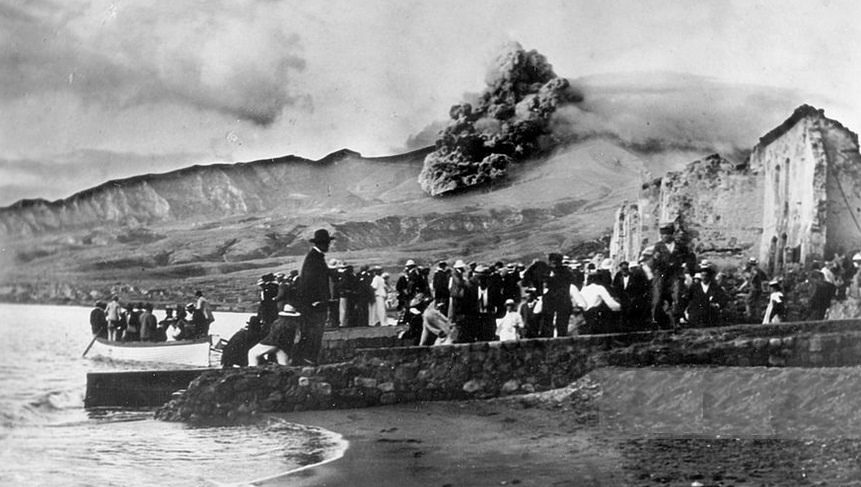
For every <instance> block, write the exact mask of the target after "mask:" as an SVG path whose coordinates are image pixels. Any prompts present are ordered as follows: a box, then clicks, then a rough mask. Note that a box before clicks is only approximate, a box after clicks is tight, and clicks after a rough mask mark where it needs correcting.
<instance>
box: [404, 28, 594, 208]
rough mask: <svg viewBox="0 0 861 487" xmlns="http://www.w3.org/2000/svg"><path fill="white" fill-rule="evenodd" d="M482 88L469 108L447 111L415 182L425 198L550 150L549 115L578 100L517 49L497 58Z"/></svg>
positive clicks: (543, 62) (531, 54) (494, 175)
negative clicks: (418, 184) (423, 191)
mask: <svg viewBox="0 0 861 487" xmlns="http://www.w3.org/2000/svg"><path fill="white" fill-rule="evenodd" d="M486 83H487V87H486V88H485V90H484V91H483V92H482V93H481V94H480V95H479V97H478V99H477V101H476V102H475V104H472V103H461V104H459V105H454V106H452V107H451V110H450V111H449V116H450V118H451V120H450V121H449V122H448V125H447V126H445V128H443V129H442V130H441V131H440V132H439V133H438V136H437V139H436V141H435V143H436V150H435V151H434V152H432V153H431V154H429V155H428V156H427V158H426V159H425V165H424V168H423V170H422V173H421V174H420V175H419V183H420V184H421V186H422V188H423V189H424V190H425V191H427V192H428V193H430V194H431V195H440V194H443V193H448V192H451V191H456V190H459V189H463V188H467V187H472V186H478V185H483V184H487V183H491V182H493V181H496V180H499V179H502V178H504V177H505V176H506V175H507V171H508V167H509V166H510V165H511V163H512V162H516V161H520V160H523V159H526V158H529V157H532V156H535V155H537V154H539V153H541V152H542V151H543V150H546V149H547V148H548V147H551V146H552V145H553V144H551V143H549V142H548V140H547V139H548V138H552V134H551V132H550V120H551V117H552V115H553V113H554V112H555V111H556V108H557V107H559V106H561V105H562V104H565V103H570V102H572V101H576V100H578V99H580V98H581V97H580V96H579V95H578V94H577V93H576V92H575V91H574V90H572V89H571V87H570V86H569V83H568V81H567V80H566V79H564V78H559V77H558V76H556V74H555V73H554V72H553V67H552V66H551V65H550V64H549V63H548V62H547V59H546V58H545V57H544V56H543V55H541V54H539V53H538V52H536V51H534V50H533V51H525V50H524V49H523V48H522V47H521V46H520V45H519V44H512V45H510V46H508V47H507V48H506V49H505V50H504V51H503V53H502V54H501V55H500V56H499V57H498V58H497V62H496V63H495V65H494V66H493V67H492V68H491V69H490V71H489V72H488V76H487V80H486Z"/></svg>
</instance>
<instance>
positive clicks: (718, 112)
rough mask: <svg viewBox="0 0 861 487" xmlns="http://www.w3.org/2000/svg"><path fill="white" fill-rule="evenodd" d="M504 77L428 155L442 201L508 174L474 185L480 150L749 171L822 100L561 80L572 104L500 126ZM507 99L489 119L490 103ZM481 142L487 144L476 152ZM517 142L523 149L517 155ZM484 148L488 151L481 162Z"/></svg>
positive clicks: (681, 79) (674, 83)
mask: <svg viewBox="0 0 861 487" xmlns="http://www.w3.org/2000/svg"><path fill="white" fill-rule="evenodd" d="M535 56H540V54H537V53H536V54H535ZM503 59H504V57H503ZM540 61H541V62H539V63H538V64H539V65H546V60H545V59H544V58H543V56H540ZM501 66H503V67H504V66H505V64H504V63H503V64H501ZM517 72H518V73H519V72H521V71H517ZM527 72H528V70H527ZM550 72H551V73H552V71H550ZM500 73H501V74H500ZM504 73H505V70H504V69H502V70H497V77H495V78H493V77H492V78H491V79H490V80H489V81H488V89H487V90H486V91H485V92H484V93H483V94H482V95H481V96H480V97H479V98H478V100H479V101H478V103H477V108H475V109H473V110H472V113H473V116H472V117H471V118H467V119H465V120H464V119H463V117H462V111H457V110H455V111H454V112H453V113H454V115H457V116H459V117H461V121H460V122H458V120H457V119H454V121H453V122H449V125H448V126H447V127H446V128H445V129H444V130H443V131H441V132H438V140H437V151H436V152H434V153H433V154H431V155H430V156H428V160H426V161H425V172H424V173H423V177H422V178H421V179H420V182H421V183H422V184H423V187H424V188H425V190H426V191H428V192H430V193H431V194H440V193H442V192H445V191H448V190H452V189H458V188H461V187H464V186H468V185H471V184H476V183H478V184H480V183H486V182H489V181H492V180H493V179H494V176H495V177H502V176H504V175H505V173H504V171H495V172H490V173H488V174H484V175H482V176H479V177H472V178H469V177H468V176H471V175H473V174H476V173H475V172H470V171H473V168H474V167H475V164H474V163H473V164H469V162H474V161H476V160H479V161H480V159H475V157H478V156H483V155H484V152H482V150H483V151H487V147H488V146H489V145H491V143H492V144H494V145H493V147H494V148H497V147H503V148H505V149H506V150H503V151H500V152H501V153H502V154H505V155H506V156H508V157H510V158H511V160H515V161H516V160H520V159H523V158H527V157H533V156H535V155H537V154H540V153H542V152H544V151H547V150H551V149H554V148H556V147H560V146H564V145H566V144H572V143H576V142H580V141H584V140H588V139H593V138H603V139H608V140H611V141H613V142H614V143H616V144H618V145H620V146H622V147H625V148H627V149H628V150H630V151H632V152H634V153H636V154H638V155H640V156H642V157H643V159H644V161H645V162H647V167H648V168H649V169H650V170H651V171H653V172H654V173H656V174H657V173H661V172H663V171H665V170H669V169H675V168H677V167H678V166H679V165H680V164H684V163H686V162H690V161H692V160H694V159H697V158H700V157H703V156H704V155H707V154H712V153H715V152H717V153H720V154H723V155H724V156H725V157H729V158H730V159H734V160H736V161H739V162H741V161H743V160H744V159H745V158H746V156H747V154H748V153H749V151H750V150H751V148H752V147H753V146H754V145H755V144H756V143H757V141H758V138H759V137H760V136H762V135H763V134H765V133H766V132H768V131H769V130H770V129H772V128H774V127H775V126H777V125H778V124H780V122H782V121H783V120H784V119H785V118H786V117H788V116H789V114H791V113H792V111H793V110H794V109H795V107H797V106H799V105H801V104H802V103H810V102H813V103H818V102H819V101H821V100H816V99H815V98H812V97H811V96H809V95H804V94H802V93H799V92H796V91H793V90H789V89H776V88H773V87H765V86H752V85H740V84H730V83H725V82H721V81H717V80H715V79H712V78H706V77H701V76H693V75H685V74H679V73H659V72H653V73H626V74H620V75H600V76H590V77H586V78H579V79H575V80H572V81H571V82H570V83H568V82H567V81H566V80H563V79H561V78H555V77H554V78H553V79H554V81H553V82H552V83H551V84H550V85H549V86H548V87H550V86H553V85H554V84H557V83H558V86H562V85H565V93H566V96H565V97H555V98H552V101H553V103H548V104H546V105H545V106H544V110H542V109H541V108H540V109H539V110H538V112H537V114H538V116H536V117H534V118H530V117H529V116H528V113H527V112H524V110H523V109H524V108H525V106H526V104H525V103H523V102H522V101H520V102H516V103H515V104H514V106H515V112H514V117H513V119H511V120H499V119H496V118H494V117H492V116H488V115H487V113H488V112H489V113H499V112H500V111H501V112H502V113H503V114H504V115H510V114H511V108H510V107H511V103H510V100H511V98H510V96H511V95H510V92H509V91H507V90H506V89H505V87H500V83H499V82H498V80H499V79H503V80H504V79H506V75H505V74H504ZM545 75H546V71H545ZM553 76H555V75H553ZM556 80H559V81H556ZM514 91H515V92H516V90H514ZM539 91H540V90H539ZM500 92H501V93H500ZM506 97H509V98H506ZM534 98H535V99H537V100H538V101H537V103H539V105H540V104H541V103H542V101H546V100H543V99H542V97H541V95H535V97H534ZM500 99H501V102H500V103H498V104H495V105H493V106H492V107H490V108H489V109H486V108H485V109H484V111H481V110H482V107H484V106H485V105H483V103H484V104H486V103H487V102H488V101H489V100H491V101H496V100H500ZM531 100H532V99H531ZM551 107H552V109H548V108H551ZM477 111H481V115H480V116H479V118H476V116H475V115H474V114H475V112H477ZM545 117H546V118H545ZM523 120H526V122H525V123H522V121H523ZM435 126H438V125H437V124H432V125H430V126H428V127H427V128H426V129H425V130H423V131H422V132H420V134H422V135H423V137H419V136H416V137H415V138H413V139H411V141H419V140H421V141H425V140H426V139H425V137H426V136H427V135H428V134H429V133H430V132H431V131H434V130H433V129H434V127H435ZM512 129H513V130H512ZM476 138H479V139H480V141H481V142H482V144H481V145H478V144H475V140H476ZM511 143H515V144H517V145H515V146H514V149H513V150H512V146H511V145H510V144H511ZM464 146H466V147H464ZM476 148H479V149H481V150H480V151H478V154H477V155H476V153H475V149H476ZM468 149H472V150H473V152H470V151H469V150H468ZM470 157H472V159H470ZM452 163H455V164H457V165H456V167H454V168H452ZM464 173H466V174H465V175H464ZM464 176H467V177H464ZM458 178H460V179H458Z"/></svg>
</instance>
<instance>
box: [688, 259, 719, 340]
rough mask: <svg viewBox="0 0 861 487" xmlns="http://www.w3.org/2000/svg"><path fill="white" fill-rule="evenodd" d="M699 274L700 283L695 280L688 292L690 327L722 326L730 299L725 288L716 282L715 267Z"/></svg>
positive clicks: (705, 269)
mask: <svg viewBox="0 0 861 487" xmlns="http://www.w3.org/2000/svg"><path fill="white" fill-rule="evenodd" d="M697 274H699V275H700V279H699V281H697V279H694V283H693V284H692V285H691V288H690V289H689V290H688V298H687V303H688V306H687V315H688V323H689V324H690V326H717V325H720V324H721V322H722V318H723V317H722V314H723V310H724V309H726V307H727V303H728V302H729V297H728V296H727V295H726V293H725V292H724V290H723V288H722V287H720V286H719V285H718V284H717V283H716V282H714V277H715V270H714V268H713V267H711V266H708V267H703V268H701V269H700V272H698V273H697Z"/></svg>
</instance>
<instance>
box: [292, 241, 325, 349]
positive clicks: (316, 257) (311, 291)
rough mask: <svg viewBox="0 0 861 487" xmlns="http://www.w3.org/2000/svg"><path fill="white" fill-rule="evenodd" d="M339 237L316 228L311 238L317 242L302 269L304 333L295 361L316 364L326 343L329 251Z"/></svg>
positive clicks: (301, 293) (298, 284)
mask: <svg viewBox="0 0 861 487" xmlns="http://www.w3.org/2000/svg"><path fill="white" fill-rule="evenodd" d="M332 240H335V237H332V236H331V235H329V231H328V230H326V229H324V228H321V229H319V230H317V231H315V232H314V238H312V239H311V240H310V241H311V243H312V244H314V246H313V247H311V250H309V251H308V254H307V255H306V256H305V261H304V262H303V263H302V270H301V272H300V273H299V278H298V283H297V286H296V287H297V291H298V292H297V294H298V296H299V307H300V309H299V313H300V314H301V315H302V326H301V335H302V337H301V338H300V340H299V343H298V345H297V350H296V354H295V356H294V358H293V364H294V365H316V364H317V358H318V356H319V355H320V346H321V345H322V344H323V328H324V327H325V326H326V317H327V315H328V305H329V298H330V294H329V266H327V265H326V252H328V251H329V244H330V243H331V242H332Z"/></svg>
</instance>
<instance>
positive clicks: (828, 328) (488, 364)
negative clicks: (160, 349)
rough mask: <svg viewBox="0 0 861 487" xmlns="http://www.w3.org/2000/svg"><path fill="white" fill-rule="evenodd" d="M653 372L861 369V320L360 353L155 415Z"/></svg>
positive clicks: (224, 413)
mask: <svg viewBox="0 0 861 487" xmlns="http://www.w3.org/2000/svg"><path fill="white" fill-rule="evenodd" d="M655 365H674V366H678V365H723V366H802V367H803V366H849V365H861V320H850V321H832V322H814V323H784V324H778V325H739V326H733V327H725V328H711V329H692V330H685V331H684V332H682V333H680V334H671V333H667V332H655V333H633V334H625V335H595V336H584V337H568V338H558V339H535V340H523V341H520V342H505V343H503V342H489V343H487V342H485V343H475V344H461V345H448V346H439V347H405V348H390V349H372V350H357V355H356V356H355V358H353V359H352V360H351V361H349V362H344V363H339V364H329V365H322V366H319V367H305V368H297V367H279V366H268V367H249V368H244V369H224V370H213V371H210V372H207V373H205V374H203V375H202V376H200V377H199V378H198V379H196V380H194V381H193V382H192V383H191V384H190V385H189V387H188V389H187V390H186V391H185V393H183V394H182V395H181V396H180V397H178V398H176V399H174V400H172V401H171V402H169V403H168V404H167V405H165V406H164V407H163V408H162V409H160V410H159V411H158V413H157V417H159V418H161V419H166V420H183V421H185V420H190V421H196V420H205V419H211V418H228V419H234V418H237V417H239V416H242V415H249V414H256V413H260V412H287V411H297V410H305V409H329V408H356V407H368V406H375V405H382V404H392V403H398V402H412V401H429V400H449V399H464V398H489V397H496V396H501V395H507V394H523V393H528V392H534V391H542V390H548V389H553V388H558V387H562V386H565V385H567V384H569V383H571V382H572V381H574V380H576V379H578V378H579V377H581V376H583V375H585V374H586V373H588V372H589V371H591V370H594V369H596V368H599V367H605V366H625V367H642V366H655Z"/></svg>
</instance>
